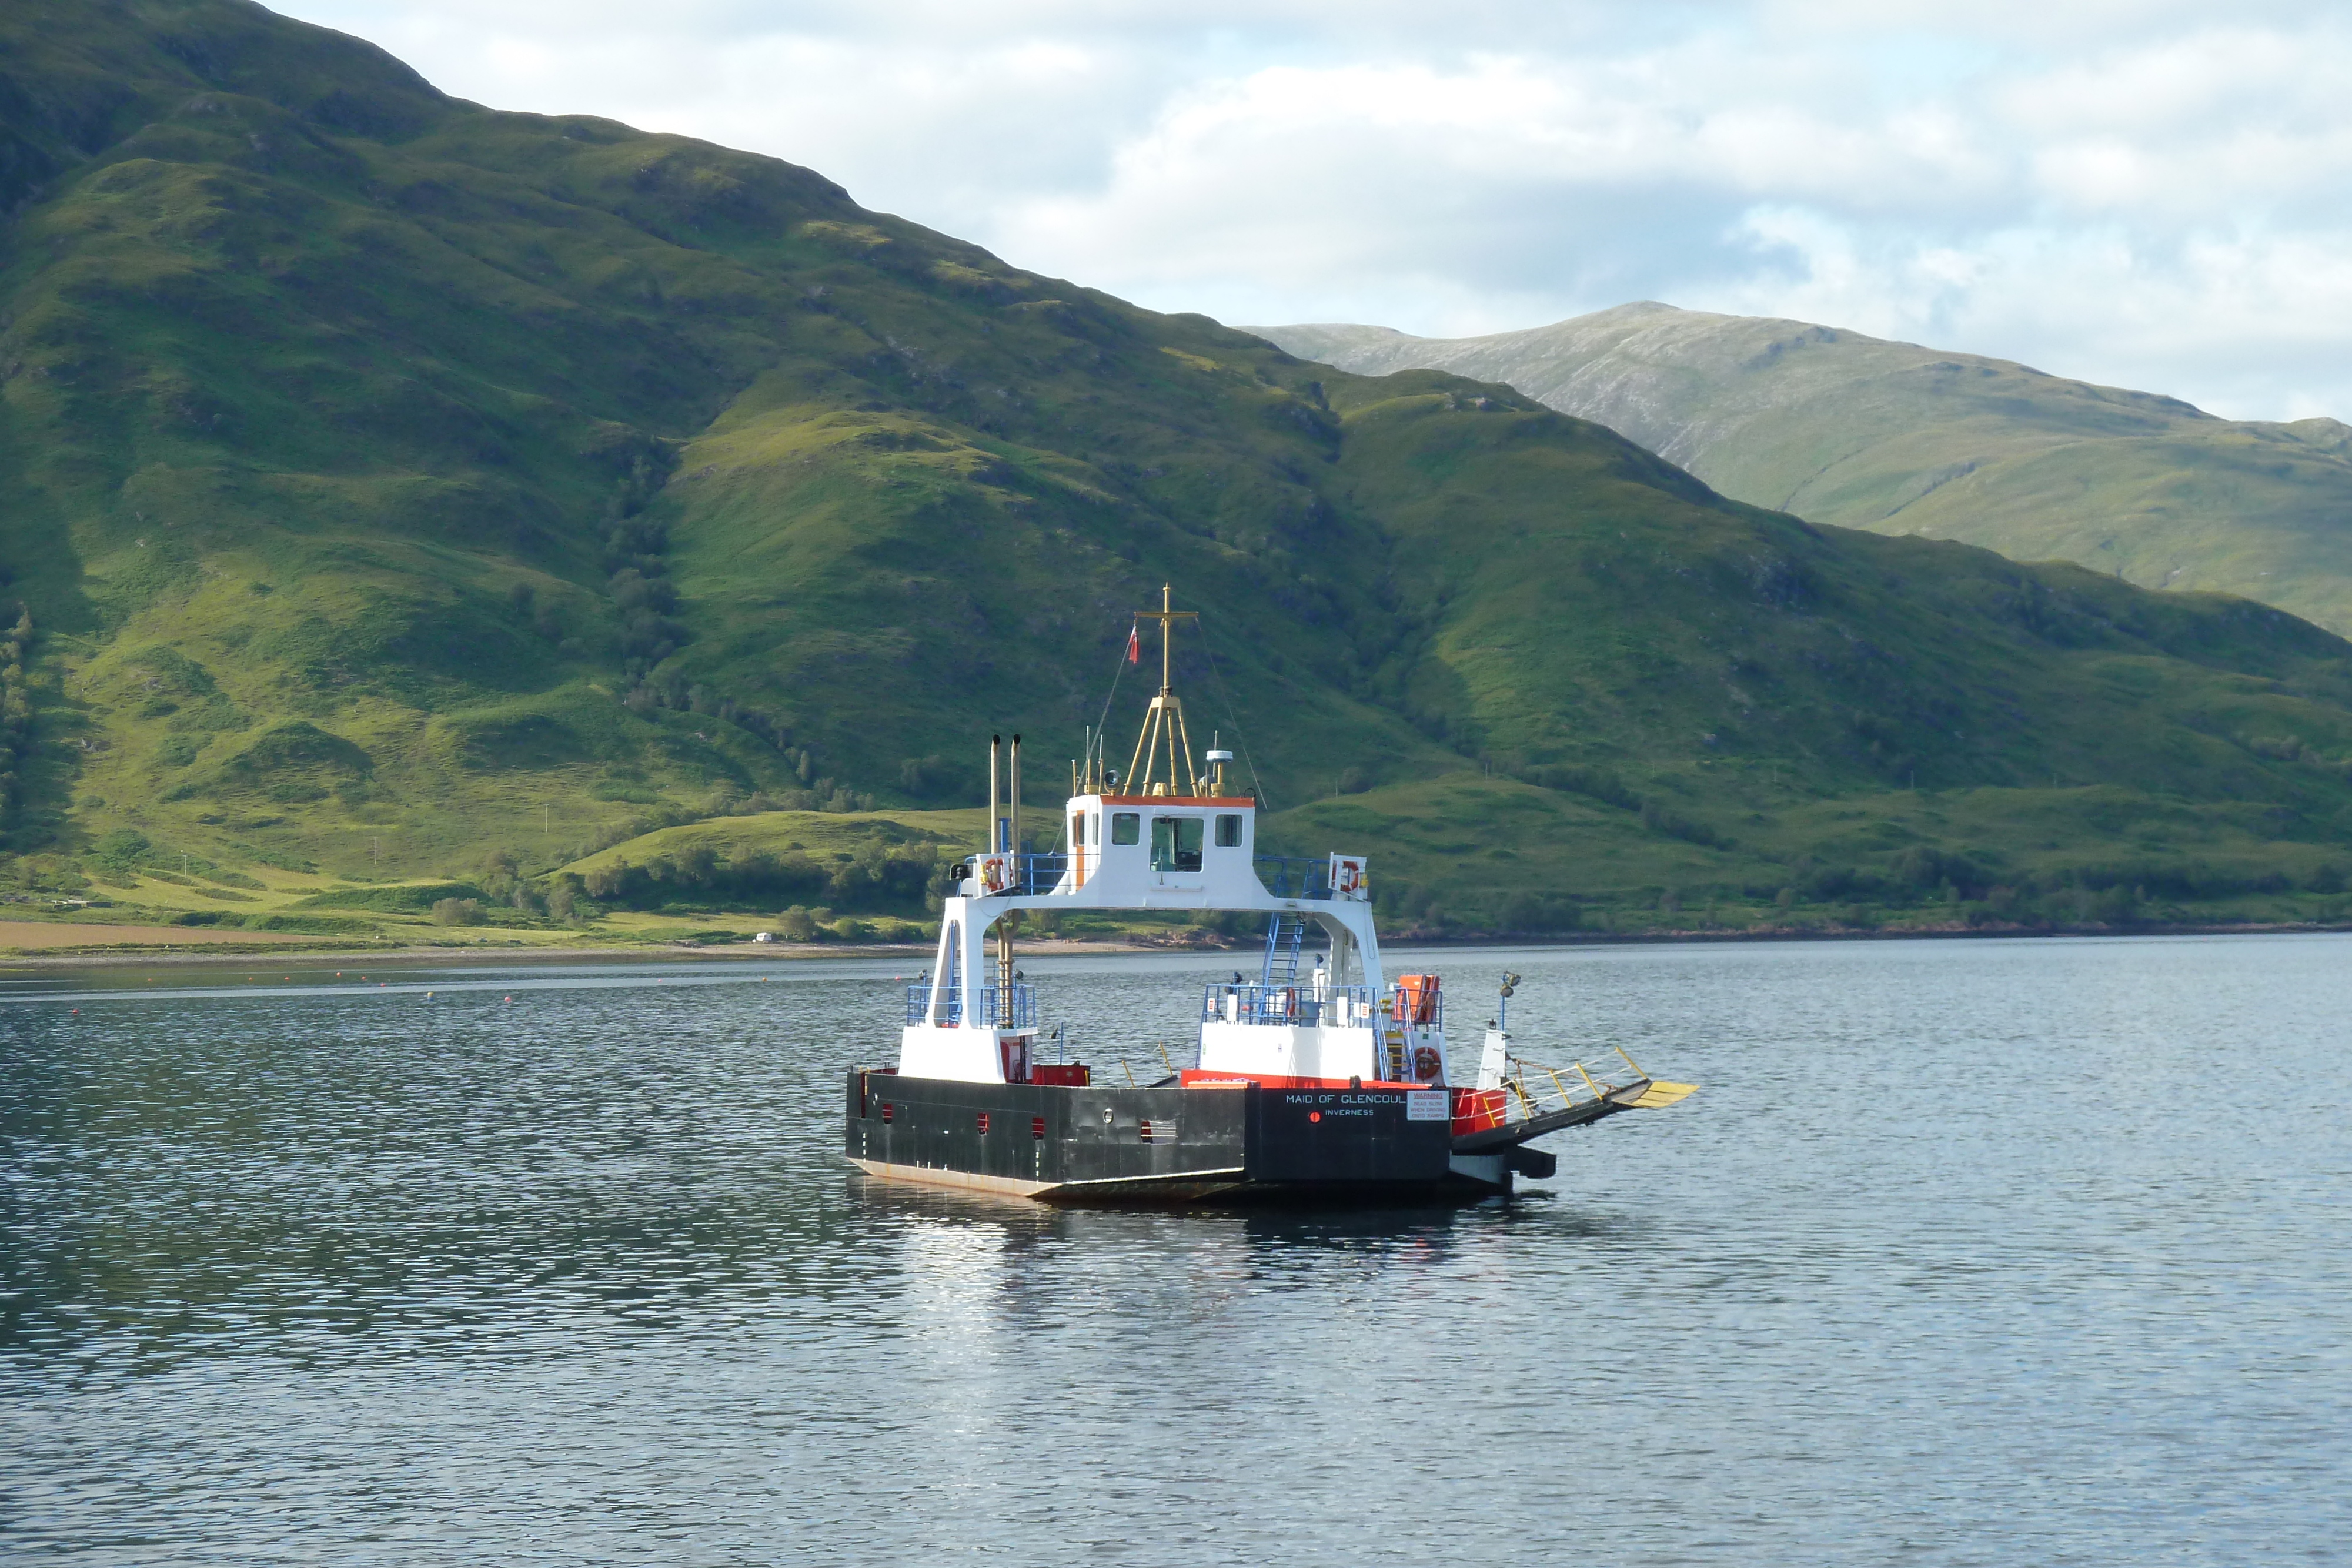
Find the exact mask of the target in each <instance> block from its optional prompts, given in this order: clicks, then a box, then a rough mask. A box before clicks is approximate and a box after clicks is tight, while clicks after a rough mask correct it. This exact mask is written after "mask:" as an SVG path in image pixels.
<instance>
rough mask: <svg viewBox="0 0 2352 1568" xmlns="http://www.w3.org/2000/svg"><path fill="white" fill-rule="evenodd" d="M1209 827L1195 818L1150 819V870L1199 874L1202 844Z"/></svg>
mask: <svg viewBox="0 0 2352 1568" xmlns="http://www.w3.org/2000/svg"><path fill="white" fill-rule="evenodd" d="M1207 826H1208V824H1207V823H1206V822H1204V821H1202V820H1201V819H1200V818H1198V817H1154V818H1152V819H1151V869H1152V870H1153V871H1199V870H1200V869H1201V840H1202V830H1203V829H1205V828H1206V827H1207Z"/></svg>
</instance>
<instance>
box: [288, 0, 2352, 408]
mask: <svg viewBox="0 0 2352 1568" xmlns="http://www.w3.org/2000/svg"><path fill="white" fill-rule="evenodd" d="M277 8H278V9H279V10H282V11H286V12H288V13H289V14H291V15H294V16H301V17H304V18H306V19H309V20H311V21H316V22H321V23H325V24H326V25H328V26H335V27H340V28H342V29H343V30H345V31H347V32H352V33H356V34H359V35H360V36H362V37H367V38H371V39H373V40H374V41H375V42H377V43H379V44H382V45H383V46H384V47H387V48H389V49H391V50H393V51H394V53H396V54H398V55H400V56H401V57H404V58H405V59H407V60H408V61H409V62H410V63H412V64H413V65H415V66H416V67H417V68H419V69H421V70H422V71H424V72H425V75H426V76H428V77H430V78H432V79H433V80H434V81H435V82H436V83H437V84H438V85H440V86H441V87H442V88H444V89H446V90H448V91H450V92H454V93H457V94H458V95H460V96H462V97H466V98H470V99H478V100H479V101H481V102H484V103H488V104H492V105H495V106H498V107H499V108H507V109H532V110H548V111H561V112H580V113H593V114H602V115H606V116H610V117H611V118H613V119H616V120H626V121H628V122H629V123H631V124H634V125H638V126H644V127H646V128H650V129H656V130H663V131H682V132H686V133H688V134H692V135H697V136H703V137H708V138H709V139H711V140H713V141H722V142H726V143H728V144H730V145H731V146H736V147H744V148H750V149H753V150H756V151H759V152H771V153H774V154H776V155H777V156H779V157H782V158H787V159H790V160H792V161H793V162H797V163H804V164H807V165H809V166H811V167H813V168H815V169H818V170H821V171H823V172H824V173H826V174H827V175H830V176H831V177H832V178H834V179H835V180H838V181H840V182H841V183H843V184H845V185H846V186H847V187H848V188H849V190H850V192H851V193H852V194H853V195H855V196H856V198H857V199H858V200H859V201H861V202H863V203H865V204H866V205H868V206H871V207H876V208H879V209H882V210H885V211H888V212H895V213H899V214H904V215H906V216H908V217H910V218H913V219H915V220H917V221H919V222H921V223H924V224H928V225H931V226H932V227H934V228H939V229H943V230H946V231H948V232H950V233H952V234H956V235H961V236H963V237H964V238H967V239H971V240H976V241H978V242H979V243H981V244H982V245H985V246H988V247H989V248H991V249H992V250H994V251H995V252H997V253H998V254H999V255H1001V256H1004V257H1005V258H1006V259H1008V260H1009V261H1011V262H1013V264H1015V265H1017V266H1020V267H1027V268H1030V269H1033V270H1036V271H1041V272H1045V273H1051V274H1055V275H1059V276H1062V277H1073V278H1076V279H1078V280H1080V281H1082V282H1086V283H1089V284H1092V285H1094V286H1096V287H1102V288H1107V289H1109V290H1110V291H1112V292H1114V293H1117V294H1120V295H1123V296H1125V297H1127V298H1130V299H1134V300H1137V301H1139V302H1140V303H1142V304H1146V305H1150V306H1152V307H1155V308H1160V309H1168V310H1202V311H1205V312H1207V313H1208V314H1210V315H1213V316H1215V317H1217V318H1219V319H1223V320H1226V321H1233V322H1260V323H1272V322H1284V321H1376V322H1381V323H1384V324H1386V325H1389V326H1393V327H1399V328H1402V329H1405V330H1407V331H1412V332H1421V333H1426V334H1433V335H1441V336H1453V335H1459V334H1465V333H1474V332H1484V331H1495V330H1500V329H1506V328H1511V327H1525V326H1534V325H1537V324H1538V323H1541V322H1545V321H1550V320H1556V319H1559V318H1561V317H1564V316H1571V315H1575V314H1578V313H1580V312H1581V311H1585V310H1592V309H1598V308H1603V307H1606V306H1610V305H1614V304H1619V303H1622V302H1623V301H1625V300H1628V299H1663V300H1665V301H1668V302H1670V303H1672V304H1676V305H1682V306H1686V307H1690V308H1699V309H1712V310H1727V311H1737V312H1742V313H1748V314H1769V315H1781V316H1791V317H1796V318H1799V319H1804V320H1811V321H1822V322H1828V323H1831V324H1833V325H1838V326H1845V327H1853V328H1858V329H1862V330H1864V331H1867V332H1874V333H1878V334H1880V335H1883V336H1888V337H1897V338H1904V339H1908V340H1914V341H1919V342H1927V343H1932V344H1934V345H1936V346H1937V347H1942V348H1951V349H1961V350H1971V351H1974V352H1978V353H1987V354H1996V355H2000V356H2002V357H2005V358H2010V359H2019V360H2023V361H2027V362H2028V363H2030V364H2033V365H2036V366H2038V367H2040V368H2041V369H2043V370H2046V371H2053V372H2055V373H2058V374H2063V375H2071V376H2080V377H2084V378H2087V379H2090V380H2094V381H2101V382H2112V383H2116V384H2120V385H2126V386H2134V387H2141V388H2146V389H2148V390H2152V391H2158V392H2170V393H2173V394H2175V395H2177V396H2181V397H2186V398H2188V399H2189V400H2190V401H2192V402H2197V403H2199V404H2200V405H2201V406H2203V407H2206V408H2209V409H2211V410H2212V411H2214V412H2216V413H2225V414H2230V415H2232V416H2236V417H2241V418H2273V419H2276V418H2295V417H2300V416H2303V415H2305V414H2312V413H2329V414H2334V415H2336V416H2337V417H2341V418H2344V419H2347V421H2352V20H2347V12H2346V11H2345V10H2344V8H2342V7H2338V6H2333V5H2314V4H2308V3H2306V4H2300V5H2283V4H2272V3H2269V0H2236V3H2235V4H2234V5H2230V6H2226V7H2225V6H2217V5H2212V4H2210V0H2195V3H2194V4H2191V3H2188V0H2137V3H2136V0H1969V3H1966V4H1946V3H1939V0H1777V3H1776V0H1633V3H1612V4H1585V3H1579V0H1452V3H1451V4H1448V5H1430V4H1427V3H1426V0H1418V3H1413V4H1407V3H1405V0H1349V3H1341V0H1183V3H1181V4H1178V3H1171V0H1003V3H1001V4H993V5H991V4H984V3H976V0H662V3H659V4H652V5H648V4H646V0H277Z"/></svg>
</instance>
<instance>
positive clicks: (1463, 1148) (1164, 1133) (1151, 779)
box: [844, 588, 1696, 1204]
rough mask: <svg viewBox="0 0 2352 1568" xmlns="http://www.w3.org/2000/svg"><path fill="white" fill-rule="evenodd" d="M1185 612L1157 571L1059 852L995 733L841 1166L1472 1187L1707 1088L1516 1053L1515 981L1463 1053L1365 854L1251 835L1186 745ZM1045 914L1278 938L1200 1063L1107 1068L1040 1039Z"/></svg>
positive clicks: (1296, 1184) (1227, 991)
mask: <svg viewBox="0 0 2352 1568" xmlns="http://www.w3.org/2000/svg"><path fill="white" fill-rule="evenodd" d="M1196 618H1197V612H1189V611H1177V610H1173V609H1171V607H1170V594H1169V591H1168V590H1167V589H1165V588H1163V589H1162V590H1161V592H1160V608H1159V609H1158V610H1156V611H1141V612H1138V613H1137V622H1138V627H1137V630H1136V631H1133V632H1130V633H1129V641H1128V650H1127V651H1128V657H1129V660H1130V661H1133V660H1135V659H1136V658H1137V654H1138V641H1139V631H1140V623H1141V622H1147V621H1149V622H1157V624H1158V627H1159V630H1160V690H1159V692H1158V694H1157V695H1154V696H1153V697H1152V698H1151V701H1150V706H1149V707H1148V708H1147V709H1146V711H1145V715H1144V719H1143V726H1142V731H1141V733H1140V734H1139V736H1138V737H1137V740H1136V745H1135V749H1134V752H1133V753H1132V756H1131V758H1130V760H1129V766H1128V768H1127V769H1126V771H1125V772H1124V773H1123V774H1122V773H1120V772H1118V771H1114V770H1112V769H1110V768H1108V767H1106V766H1105V764H1106V762H1107V761H1108V756H1107V754H1106V753H1105V752H1104V750H1103V747H1102V745H1101V742H1100V739H1099V737H1095V736H1091V735H1090V736H1089V737H1088V738H1087V747H1086V749H1087V758H1086V759H1085V760H1084V762H1083V763H1078V764H1074V765H1073V768H1072V776H1071V784H1072V789H1071V792H1070V795H1069V797H1068V800H1067V803H1066V805H1065V807H1064V808H1063V810H1062V814H1061V815H1062V820H1061V821H1060V823H1059V824H1058V830H1059V831H1058V837H1059V841H1060V842H1061V844H1062V846H1063V847H1062V848H1061V849H1060V850H1059V851H1058V852H1053V853H1042V854H1041V853H1031V852H1024V850H1023V849H1022V847H1021V846H1022V842H1023V840H1022V836H1021V760H1020V758H1021V737H1019V736H1017V735H1016V736H1014V737H1013V744H1012V747H1011V749H1010V755H1009V757H1007V756H1006V754H1005V751H1004V748H1003V747H1002V745H1001V743H1000V742H999V741H997V740H992V741H991V742H990V747H989V802H988V836H987V843H986V847H985V848H984V849H983V850H982V852H980V853H977V854H974V855H971V856H970V857H968V858H967V859H965V860H964V861H962V862H959V863H958V865H957V866H956V867H955V868H954V869H953V870H952V871H951V873H950V875H951V876H952V877H953V878H954V880H955V883H956V885H957V887H958V889H959V891H958V892H957V893H956V894H954V895H953V896H950V897H949V898H948V899H947V900H946V901H945V904H944V907H943V909H942V911H941V915H940V936H939V944H938V949H937V952H936V954H935V956H934V960H933V963H932V966H931V967H930V968H929V971H928V972H927V973H926V975H925V977H923V979H922V980H921V981H920V982H919V983H918V984H916V985H914V986H912V987H910V988H908V992H907V1015H906V1022H905V1027H904V1030H903V1032H902V1033H901V1035H900V1037H899V1044H898V1064H897V1065H896V1066H895V1067H864V1068H856V1069H853V1070H852V1071H850V1073H849V1075H848V1083H847V1103H846V1106H845V1122H844V1149H845V1153H846V1154H847V1155H848V1157H849V1159H850V1161H851V1163H853V1164H855V1165H856V1166H858V1168H859V1169H861V1170H863V1171H865V1172H866V1174H867V1175H869V1176H877V1177H882V1178H885V1179H889V1180H898V1181H914V1182H924V1183H930V1184H935V1185H940V1186H958V1187H966V1188H977V1189H982V1190H985V1191H991V1192H998V1193H1007V1194H1015V1195H1020V1196H1024V1197H1033V1198H1039V1199H1044V1200H1046V1201H1051V1202H1061V1203H1152V1204H1199V1203H1227V1202H1243V1201H1250V1200H1255V1199H1264V1198H1305V1199H1308V1200H1324V1199H1330V1200H1361V1201H1397V1200H1402V1201H1414V1200H1433V1199H1435V1200H1444V1199H1475V1198H1479V1197H1488V1196H1492V1195H1495V1194H1499V1193H1507V1192H1509V1191H1510V1190H1511V1187H1512V1182H1513V1178H1514V1177H1515V1176H1531V1177H1537V1178H1541V1177H1544V1176H1550V1175H1552V1174H1553V1172H1554V1170H1555V1168H1556V1165H1557V1162H1556V1159H1555V1156H1553V1155H1551V1154H1549V1153H1548V1152H1546V1151H1543V1150H1540V1149H1536V1148H1533V1147H1530V1146H1529V1145H1530V1142H1531V1140H1533V1139H1536V1138H1539V1137H1542V1136H1543V1135H1544V1134H1548V1133H1553V1132H1558V1131H1559V1130H1561V1129H1563V1128H1567V1127H1577V1126H1584V1125H1587V1124H1591V1123H1594V1122H1598V1121H1600V1120H1601V1119H1603V1118H1604V1117H1608V1116H1612V1115H1615V1114H1617V1113H1621V1112H1624V1111H1641V1110H1655V1109H1660V1108H1663V1107H1664V1106H1668V1105H1672V1104H1675V1103H1677V1102H1679V1101H1681V1100H1683V1099H1684V1098H1685V1097H1687V1096H1688V1095H1689V1094H1691V1093H1692V1092H1694V1090H1695V1088H1696V1085H1693V1084H1688V1083H1674V1082H1664V1081H1660V1080H1654V1079H1652V1078H1650V1077H1648V1076H1647V1075H1646V1074H1644V1073H1643V1071H1642V1070H1641V1069H1640V1068H1639V1067H1638V1066H1637V1065H1635V1063H1634V1062H1633V1059H1632V1058H1631V1057H1628V1056H1625V1055H1624V1054H1623V1053H1622V1051H1619V1052H1613V1053H1612V1056H1611V1059H1610V1060H1609V1061H1603V1062H1600V1063H1591V1062H1584V1061H1574V1062H1571V1063H1570V1064H1569V1065H1568V1066H1565V1067H1548V1066H1545V1065H1543V1064H1541V1063H1539V1062H1537V1061H1531V1060H1528V1059H1527V1058H1524V1057H1522V1056H1520V1055H1519V1054H1518V1048H1517V1042H1516V1041H1515V1040H1514V1039H1513V1037H1512V1035H1511V1033H1510V1031H1509V1027H1508V1026H1509V1013H1508V1009H1509V998H1510V996H1511V993H1512V983H1511V982H1512V981H1513V980H1515V979H1516V977H1507V978H1506V980H1505V983H1504V984H1503V986H1502V987H1501V989H1500V995H1499V996H1498V997H1497V998H1496V1003H1497V1006H1496V1016H1495V1018H1494V1019H1492V1020H1491V1021H1490V1022H1489V1023H1488V1024H1487V1026H1486V1030H1485V1033H1484V1036H1483V1038H1482V1040H1481V1041H1480V1045H1479V1049H1478V1051H1477V1054H1476V1058H1475V1062H1465V1061H1460V1060H1458V1058H1457V1055H1456V1053H1455V1052H1454V1050H1453V1049H1452V1048H1451V1047H1450V1046H1449V1044H1448V1041H1447V1034H1446V1019H1445V1011H1446V999H1447V996H1448V992H1447V991H1446V990H1445V988H1444V985H1443V984H1442V983H1441V980H1440V978H1439V977H1438V976H1436V975H1433V974H1411V975H1397V976H1393V977H1391V976H1390V975H1389V974H1388V973H1387V972H1386V970H1385V969H1384V968H1383V967H1382V965H1381V948H1380V938H1379V936H1378V935H1377V933H1376V932H1375V931H1374V929H1373V925H1372V903H1371V892H1370V867H1369V865H1368V863H1367V860H1366V857H1364V856H1363V855H1361V854H1356V853H1344V852H1335V853H1332V854H1329V855H1328V856H1326V857H1324V858H1323V859H1320V860H1315V861H1300V860H1295V859H1283V858H1279V857H1273V856H1265V855H1260V854H1259V853H1258V852H1257V848H1256V829H1257V810H1258V800H1257V792H1256V791H1255V789H1238V788H1234V786H1233V784H1232V783H1231V782H1230V781H1229V779H1228V777H1227V769H1228V768H1229V767H1230V766H1231V765H1232V763H1233V761H1234V757H1233V753H1232V752H1230V751H1226V750H1222V749H1215V748H1212V749H1210V750H1208V751H1207V752H1206V753H1205V754H1204V755H1202V757H1201V758H1200V762H1201V763H1202V764H1204V765H1205V770H1203V769H1202V768H1198V767H1196V765H1195V760H1194V753H1193V751H1192V741H1191V737H1190V736H1189V735H1188V733H1187V731H1186V727H1185V722H1184V712H1183V706H1182V705H1181V703H1180V702H1179V701H1178V699H1177V696H1176V694H1175V691H1174V690H1173V688H1172V685H1171V664H1170V659H1169V641H1170V634H1171V631H1172V629H1173V627H1174V625H1175V624H1176V623H1177V622H1181V621H1187V620H1192V619H1196ZM1115 689H1116V688H1115V687H1114V690H1115ZM1000 782H1002V783H1003V785H1004V786H1006V787H1005V788H1003V789H1000ZM1033 910H1034V911H1037V912H1040V913H1055V912H1068V911H1075V910H1187V911H1202V912H1210V911H1220V912H1229V913H1237V914H1245V915H1264V916H1265V920H1266V936H1265V953H1264V956H1263V958H1262V959H1261V961H1260V963H1259V966H1258V971H1257V975H1256V977H1255V978H1254V979H1246V978H1244V977H1242V976H1241V975H1240V974H1239V973H1238V972H1237V973H1236V974H1235V975H1234V978H1233V979H1232V980H1230V981H1226V982H1223V983H1219V984H1214V985H1210V986H1208V987H1207V988H1205V990H1204V992H1203V994H1202V997H1201V998H1200V1038H1199V1045H1198V1051H1197V1054H1196V1058H1195V1065H1193V1066H1192V1067H1188V1068H1184V1069H1182V1070H1181V1071H1171V1072H1169V1073H1168V1075H1167V1076H1165V1077H1163V1078H1161V1079H1160V1080H1158V1081H1156V1082H1150V1083H1148V1084H1147V1083H1139V1082H1131V1081H1130V1082H1120V1083H1116V1084H1114V1083H1108V1082H1097V1080H1096V1077H1095V1073H1094V1071H1093V1069H1092V1068H1090V1067H1089V1066H1087V1065H1086V1064H1084V1063H1079V1062H1067V1061H1045V1060H1044V1056H1045V1052H1044V1051H1042V1050H1041V1043H1042V1042H1043V1041H1044V1040H1046V1039H1047V1038H1049V1036H1048V1035H1046V1034H1045V1032H1043V1031H1042V1030H1041V1026H1040V1023H1039V1019H1038V1013H1037V1000H1036V995H1035V991H1034V988H1033V987H1032V986H1031V985H1030V984H1029V983H1028V982H1027V981H1025V980H1024V979H1023V978H1022V977H1021V976H1020V974H1019V972H1018V971H1017V969H1016V968H1015V967H1014V964H1013V930H1014V927H1015V926H1016V925H1018V924H1019V922H1020V921H1021V919H1022V917H1023V916H1024V915H1025V914H1026V913H1028V912H1030V911H1033ZM992 948H993V952H992V951H991V949H992ZM1302 965H1304V966H1305V967H1303V968H1302ZM1129 1071H1131V1069H1130V1070H1129Z"/></svg>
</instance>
